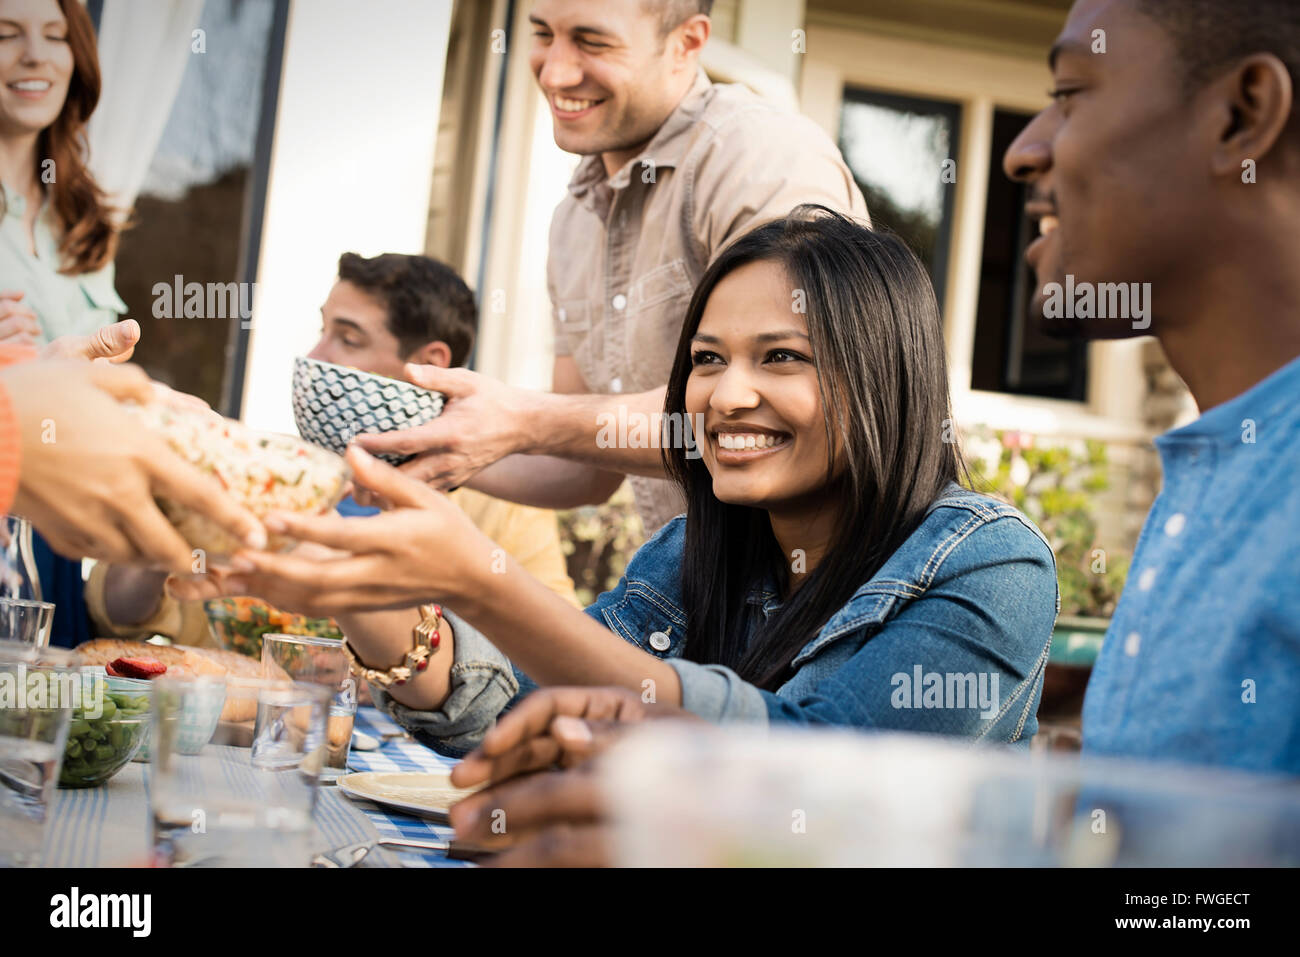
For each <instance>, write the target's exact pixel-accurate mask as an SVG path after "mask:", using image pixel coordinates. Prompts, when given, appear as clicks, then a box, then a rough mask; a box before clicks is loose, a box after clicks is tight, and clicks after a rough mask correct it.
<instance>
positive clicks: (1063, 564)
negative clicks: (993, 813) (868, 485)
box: [964, 429, 1129, 719]
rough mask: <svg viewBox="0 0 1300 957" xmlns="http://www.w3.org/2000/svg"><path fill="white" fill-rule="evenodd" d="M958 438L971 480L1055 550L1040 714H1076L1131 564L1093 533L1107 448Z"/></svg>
mask: <svg viewBox="0 0 1300 957" xmlns="http://www.w3.org/2000/svg"><path fill="white" fill-rule="evenodd" d="M964 444H965V450H966V452H967V461H968V462H969V464H970V467H971V485H972V487H973V488H974V489H975V490H976V491H980V492H984V493H986V494H990V495H993V496H995V497H997V498H1001V499H1003V500H1005V501H1008V502H1010V503H1011V504H1013V505H1015V506H1016V507H1017V508H1019V509H1020V510H1021V511H1022V512H1024V513H1025V514H1026V515H1028V516H1029V517H1030V518H1031V519H1032V520H1033V521H1034V523H1035V524H1036V525H1038V527H1039V529H1040V530H1041V531H1042V532H1043V535H1044V536H1045V537H1046V538H1047V540H1048V542H1049V543H1050V544H1051V546H1052V551H1053V553H1054V554H1055V555H1056V574H1057V582H1058V584H1059V587H1060V591H1061V610H1060V614H1059V616H1058V617H1057V620H1056V627H1055V628H1054V630H1053V633H1052V647H1051V651H1050V652H1049V658H1048V665H1047V675H1046V678H1045V679H1044V683H1043V696H1042V703H1041V705H1040V708H1039V714H1040V716H1041V717H1047V716H1052V717H1064V718H1066V719H1070V718H1074V719H1077V715H1078V712H1079V709H1080V707H1081V706H1082V703H1083V693H1084V690H1085V688H1086V687H1087V683H1088V676H1089V675H1090V674H1091V671H1092V665H1093V662H1095V661H1096V659H1097V653H1098V651H1100V649H1101V644H1102V639H1103V638H1104V637H1105V634H1106V630H1107V628H1108V627H1109V626H1110V616H1111V615H1112V614H1113V613H1114V610H1115V604H1116V602H1118V600H1119V595H1120V592H1121V591H1122V590H1123V588H1124V579H1125V577H1126V576H1127V574H1128V566H1129V556H1128V555H1127V554H1125V553H1122V552H1117V551H1116V550H1114V549H1107V548H1104V547H1102V546H1101V545H1100V543H1099V542H1098V537H1097V519H1096V498H1097V496H1098V495H1099V494H1101V493H1103V492H1105V491H1106V490H1107V489H1108V488H1109V486H1110V479H1109V476H1108V474H1107V466H1108V461H1107V455H1106V447H1105V445H1104V444H1103V443H1101V442H1099V441H1096V440H1093V439H1086V440H1077V441H1062V442H1057V443H1052V444H1048V443H1042V442H1039V441H1036V440H1035V438H1034V437H1033V436H1031V435H1028V434H1026V433H1024V432H1012V431H997V432H994V431H991V430H987V429H986V430H982V431H981V430H974V431H972V432H971V433H968V434H967V436H966V437H965V443H964Z"/></svg>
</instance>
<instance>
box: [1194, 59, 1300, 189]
mask: <svg viewBox="0 0 1300 957" xmlns="http://www.w3.org/2000/svg"><path fill="white" fill-rule="evenodd" d="M1212 95H1213V96H1215V97H1216V99H1217V100H1218V103H1219V105H1220V109H1219V114H1220V115H1219V117H1218V118H1217V122H1218V123H1219V125H1220V128H1219V130H1218V131H1217V132H1218V147H1217V148H1216V149H1215V150H1214V153H1213V156H1212V159H1211V162H1212V170H1213V172H1214V175H1216V176H1240V175H1241V171H1242V168H1243V164H1245V162H1246V161H1247V160H1250V161H1252V162H1253V163H1254V164H1255V165H1259V164H1262V163H1263V161H1264V159H1265V157H1266V156H1269V154H1270V153H1273V152H1274V151H1275V150H1276V149H1277V148H1278V145H1279V144H1278V141H1279V140H1280V139H1281V138H1282V137H1283V135H1284V133H1285V131H1286V128H1287V124H1288V122H1289V121H1290V119H1291V109H1292V106H1293V104H1294V102H1295V99H1294V98H1295V90H1294V88H1293V87H1292V83H1291V74H1290V73H1289V72H1287V68H1286V65H1285V64H1283V63H1282V61H1281V60H1279V59H1278V58H1277V57H1276V56H1274V55H1273V54H1271V53H1253V54H1251V55H1250V56H1248V57H1245V58H1244V59H1243V60H1241V62H1240V63H1238V64H1237V65H1236V67H1234V68H1233V69H1232V70H1231V71H1230V72H1228V73H1227V74H1226V75H1225V76H1224V77H1223V78H1222V79H1220V80H1218V81H1217V82H1216V83H1215V84H1214V90H1213V91H1212Z"/></svg>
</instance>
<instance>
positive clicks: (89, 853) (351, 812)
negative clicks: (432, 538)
mask: <svg viewBox="0 0 1300 957" xmlns="http://www.w3.org/2000/svg"><path fill="white" fill-rule="evenodd" d="M356 727H357V729H358V730H360V731H364V732H365V733H367V734H370V735H373V736H375V737H379V738H380V739H381V740H382V736H383V735H384V734H387V733H396V732H400V731H401V730H402V729H401V728H399V727H398V726H397V725H396V724H394V723H393V722H392V721H390V720H389V719H388V718H387V717H386V716H385V715H383V714H382V713H380V712H379V711H377V710H376V709H374V708H360V709H358V711H357V719H356ZM210 747H211V748H212V749H213V750H212V751H211V753H210V754H209V757H210V758H211V759H212V760H213V761H214V762H215V763H214V764H213V765H212V766H213V767H214V768H217V769H218V772H217V773H220V769H221V768H223V767H224V765H223V764H222V762H227V763H231V764H246V763H247V761H248V757H247V749H239V748H233V747H218V746H216V745H212V746H210ZM455 763H456V762H455V761H454V760H453V759H451V758H444V757H443V756H441V755H440V754H438V753H437V752H435V751H432V750H430V749H429V748H426V747H424V746H423V745H421V744H417V743H415V742H414V741H405V740H402V739H400V738H396V739H391V740H388V741H385V742H384V744H383V745H382V747H381V748H380V749H379V750H378V751H357V750H355V749H353V751H352V753H351V755H350V757H349V760H348V768H349V770H352V771H436V770H439V769H446V768H451V767H452V766H453V765H454V764H455ZM149 814H150V812H149V765H148V764H140V763H134V762H133V763H131V764H128V765H127V766H126V767H125V768H123V769H122V770H121V771H119V772H118V773H117V774H116V775H114V776H113V778H112V779H110V780H109V781H108V782H107V783H106V784H105V785H102V786H101V787H97V788H84V789H80V790H62V789H60V790H59V791H57V792H56V793H55V796H54V802H53V807H52V808H51V813H50V819H49V821H48V823H47V824H46V827H45V842H44V843H45V848H44V863H45V864H46V866H49V867H121V866H124V865H128V866H129V865H140V864H145V863H147V862H148V861H149V859H150V855H151V849H150V816H149ZM314 817H315V821H314V824H315V832H316V834H315V840H314V843H315V844H316V845H317V846H318V847H319V848H321V849H325V848H332V847H340V846H342V845H344V844H349V843H353V842H356V841H366V840H373V839H375V838H376V837H378V838H385V837H405V838H414V839H416V840H439V841H447V840H450V839H451V837H452V829H451V828H450V827H448V826H447V825H443V824H435V823H434V822H433V821H429V820H426V819H424V818H419V817H415V816H413V815H408V814H403V813H401V812H400V811H394V810H390V809H387V808H384V807H381V806H379V805H377V804H372V803H371V802H369V801H357V800H353V799H351V798H349V797H347V796H346V795H344V794H343V793H342V792H341V791H339V789H338V788H337V787H333V786H327V785H322V786H321V789H320V793H319V795H318V796H317V802H316V813H315V816H314ZM361 866H362V867H383V866H388V867H403V866H405V867H473V866H474V865H473V864H471V863H469V862H467V861H452V860H447V859H446V858H445V857H444V856H443V855H442V854H441V853H439V852H435V851H427V852H426V851H398V850H397V849H395V848H384V847H376V848H375V849H374V850H372V851H371V853H370V855H369V856H368V857H366V859H365V860H364V861H362V863H361Z"/></svg>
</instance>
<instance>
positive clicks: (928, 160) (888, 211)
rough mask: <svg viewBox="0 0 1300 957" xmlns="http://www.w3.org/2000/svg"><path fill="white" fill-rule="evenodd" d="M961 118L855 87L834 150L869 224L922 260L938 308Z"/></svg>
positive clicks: (943, 107) (949, 109)
mask: <svg viewBox="0 0 1300 957" xmlns="http://www.w3.org/2000/svg"><path fill="white" fill-rule="evenodd" d="M960 119H961V107H960V106H958V105H957V104H956V103H946V102H943V101H941V100H927V99H920V98H917V97H910V96H898V95H896V94H892V93H880V92H877V91H874V90H865V89H860V88H855V87H846V88H845V90H844V99H843V104H842V106H841V108H840V136H839V141H840V152H841V153H843V154H844V160H845V162H846V163H847V164H848V166H849V169H850V170H851V171H852V173H853V178H854V179H855V180H857V183H858V188H859V189H861V190H862V195H863V196H865V197H866V200H867V209H868V210H869V211H870V213H871V220H872V222H873V223H874V224H875V225H876V226H877V227H880V226H885V227H888V228H889V229H890V230H892V231H893V232H895V233H897V234H898V235H899V236H900V237H902V238H903V239H904V240H905V241H906V242H907V244H908V245H909V246H911V247H912V249H913V250H914V251H915V252H916V254H917V255H918V256H920V257H921V261H922V262H924V263H925V267H926V269H928V270H929V272H930V281H931V282H932V283H933V284H934V292H935V296H936V298H937V299H938V301H939V304H940V306H941V307H942V305H943V301H944V284H945V280H946V278H947V271H948V249H949V243H950V240H951V234H952V218H953V209H952V207H953V195H954V189H953V184H954V183H955V182H956V168H955V162H956V150H957V142H958V128H959V122H960ZM945 164H946V165H945Z"/></svg>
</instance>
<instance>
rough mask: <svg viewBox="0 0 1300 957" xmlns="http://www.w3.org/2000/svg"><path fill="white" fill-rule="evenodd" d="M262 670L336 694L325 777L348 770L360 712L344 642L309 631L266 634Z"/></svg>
mask: <svg viewBox="0 0 1300 957" xmlns="http://www.w3.org/2000/svg"><path fill="white" fill-rule="evenodd" d="M262 674H263V676H264V677H268V678H281V679H283V678H288V679H291V680H293V681H306V682H309V683H311V684H317V685H321V686H323V687H326V688H329V689H330V691H331V693H332V695H333V697H332V698H331V700H330V713H329V729H328V735H327V736H328V740H329V752H328V754H327V756H326V761H325V770H324V772H323V775H324V777H325V778H326V779H333V778H337V777H339V776H341V775H343V774H346V773H347V767H348V754H349V752H350V750H351V748H352V726H353V723H354V722H355V720H356V716H357V683H356V679H355V678H353V677H352V674H351V671H350V668H349V663H348V658H347V654H346V653H345V652H344V651H343V642H341V641H339V640H338V639H336V638H315V637H308V636H306V635H274V634H271V635H263V636H262Z"/></svg>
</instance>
